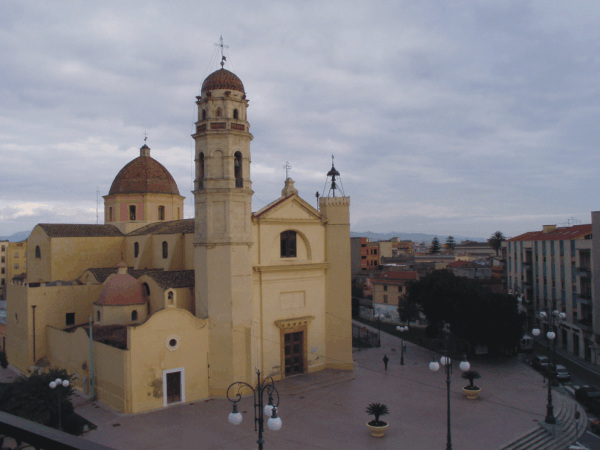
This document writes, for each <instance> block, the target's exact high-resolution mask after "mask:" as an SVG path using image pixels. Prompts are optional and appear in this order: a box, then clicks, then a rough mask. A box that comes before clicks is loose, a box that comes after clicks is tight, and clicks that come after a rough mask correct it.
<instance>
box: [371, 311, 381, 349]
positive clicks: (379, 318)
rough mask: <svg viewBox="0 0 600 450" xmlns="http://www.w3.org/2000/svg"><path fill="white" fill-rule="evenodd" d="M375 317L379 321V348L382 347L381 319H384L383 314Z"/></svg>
mask: <svg viewBox="0 0 600 450" xmlns="http://www.w3.org/2000/svg"><path fill="white" fill-rule="evenodd" d="M373 317H375V318H376V319H377V347H381V319H383V314H375V316H373Z"/></svg>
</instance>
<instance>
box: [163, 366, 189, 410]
mask: <svg viewBox="0 0 600 450" xmlns="http://www.w3.org/2000/svg"><path fill="white" fill-rule="evenodd" d="M173 372H181V379H180V383H181V385H180V386H179V388H180V392H181V400H180V401H178V402H173V403H167V374H168V373H173ZM184 402H185V367H178V368H176V369H169V370H163V406H169V405H176V404H178V403H184Z"/></svg>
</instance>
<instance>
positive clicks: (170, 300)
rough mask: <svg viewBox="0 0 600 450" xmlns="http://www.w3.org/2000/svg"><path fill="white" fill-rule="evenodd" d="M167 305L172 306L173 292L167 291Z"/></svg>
mask: <svg viewBox="0 0 600 450" xmlns="http://www.w3.org/2000/svg"><path fill="white" fill-rule="evenodd" d="M167 304H168V305H169V306H172V305H173V291H169V293H168V294H167Z"/></svg>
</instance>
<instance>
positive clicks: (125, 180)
mask: <svg viewBox="0 0 600 450" xmlns="http://www.w3.org/2000/svg"><path fill="white" fill-rule="evenodd" d="M133 193H152V194H173V195H179V189H178V188H177V183H175V180H174V179H173V177H172V176H171V174H170V173H169V171H168V170H167V169H165V167H164V166H163V165H162V164H161V163H159V162H158V161H156V160H155V159H154V158H152V157H151V156H150V148H149V147H148V146H147V145H146V144H144V146H143V147H142V148H141V149H140V156H139V157H137V158H135V159H134V160H133V161H131V162H130V163H128V164H127V165H126V166H125V167H123V168H122V169H121V171H120V172H119V173H118V174H117V176H116V177H115V180H114V181H113V183H112V185H111V186H110V191H109V192H108V195H113V194H133Z"/></svg>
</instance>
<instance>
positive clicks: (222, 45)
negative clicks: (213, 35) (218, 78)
mask: <svg viewBox="0 0 600 450" xmlns="http://www.w3.org/2000/svg"><path fill="white" fill-rule="evenodd" d="M215 47H221V69H222V68H223V66H224V65H225V61H227V58H225V55H224V54H223V49H224V48H229V45H224V44H223V35H221V38H220V39H219V43H218V44H217V43H215Z"/></svg>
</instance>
